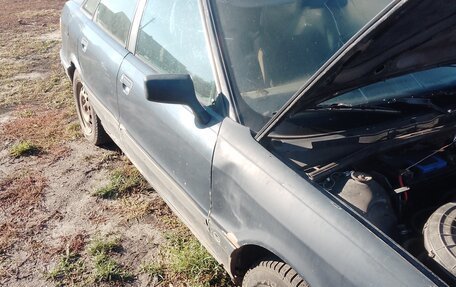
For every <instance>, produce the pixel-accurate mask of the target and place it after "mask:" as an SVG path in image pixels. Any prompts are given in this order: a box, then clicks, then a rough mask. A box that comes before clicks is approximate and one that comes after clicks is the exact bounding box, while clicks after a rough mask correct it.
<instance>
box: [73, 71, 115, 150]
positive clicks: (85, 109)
mask: <svg viewBox="0 0 456 287" xmlns="http://www.w3.org/2000/svg"><path fill="white" fill-rule="evenodd" d="M73 94H74V99H75V102H76V111H77V113H78V117H79V124H80V125H81V130H82V133H83V134H84V137H85V138H86V139H87V140H88V141H89V142H91V143H92V144H94V145H97V146H99V145H102V144H105V143H107V142H109V141H110V138H109V136H108V134H107V133H106V132H105V130H104V128H103V126H102V125H101V121H100V119H99V118H98V116H97V114H96V113H95V110H94V109H93V107H92V104H91V103H90V100H89V94H88V92H87V90H86V88H85V87H84V84H83V83H82V80H81V76H80V75H79V73H78V71H75V73H74V77H73Z"/></svg>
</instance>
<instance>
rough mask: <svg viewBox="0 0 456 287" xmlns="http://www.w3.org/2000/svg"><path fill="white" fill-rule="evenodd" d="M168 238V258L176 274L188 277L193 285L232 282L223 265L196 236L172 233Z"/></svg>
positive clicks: (171, 269) (171, 268)
mask: <svg viewBox="0 0 456 287" xmlns="http://www.w3.org/2000/svg"><path fill="white" fill-rule="evenodd" d="M167 240H168V243H167V249H168V251H167V260H168V261H169V262H168V264H169V269H170V271H171V272H172V273H174V275H175V276H179V277H184V278H187V280H188V281H190V283H192V286H195V285H201V286H213V285H214V284H216V285H222V284H227V283H229V282H230V279H229V278H228V277H227V276H226V274H225V271H224V270H223V268H222V266H220V264H218V263H217V261H216V260H215V259H214V258H213V257H212V256H211V255H210V254H209V253H208V252H207V251H206V249H205V248H204V247H203V246H202V245H201V244H200V243H199V241H197V240H196V238H194V237H193V236H182V234H173V233H171V234H168V236H167ZM203 282H204V283H203Z"/></svg>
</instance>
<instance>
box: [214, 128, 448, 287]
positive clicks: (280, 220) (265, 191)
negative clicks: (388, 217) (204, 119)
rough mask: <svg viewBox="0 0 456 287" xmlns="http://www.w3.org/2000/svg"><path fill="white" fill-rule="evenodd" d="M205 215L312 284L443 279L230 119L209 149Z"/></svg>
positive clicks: (235, 240) (381, 286) (379, 286)
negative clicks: (210, 178)
mask: <svg viewBox="0 0 456 287" xmlns="http://www.w3.org/2000/svg"><path fill="white" fill-rule="evenodd" d="M210 215H211V218H210V220H211V222H212V223H213V224H214V225H216V226H218V228H219V229H220V230H221V233H222V234H225V235H227V237H228V239H227V240H229V241H230V242H231V243H232V245H233V246H243V245H247V244H253V245H258V246H262V247H264V248H266V249H268V250H269V251H271V252H272V253H274V254H276V255H277V256H279V257H280V258H282V259H283V260H284V261H285V262H287V263H288V264H289V265H291V266H292V267H293V268H294V269H295V270H296V271H297V272H298V273H299V274H300V275H301V276H302V277H303V278H305V279H306V281H308V282H309V283H310V285H311V286H313V287H316V286H339V287H355V286H356V287H360V286H363V287H365V286H375V287H387V286H388V287H389V286H396V287H397V286H410V287H411V286H414V287H417V286H423V287H424V286H427V287H429V286H445V285H444V284H443V283H441V281H439V280H437V279H435V278H434V280H435V281H438V282H437V283H435V282H433V281H431V280H430V279H429V278H428V277H427V276H426V275H425V274H423V273H422V272H421V271H420V270H418V269H417V268H416V266H414V265H413V264H411V263H410V262H409V261H407V260H405V259H404V257H403V256H402V255H401V254H399V253H398V252H397V251H396V250H395V249H394V248H399V247H398V246H394V244H393V243H392V242H385V241H384V240H382V239H380V238H379V237H378V236H377V235H376V234H375V233H374V232H372V231H371V230H370V229H369V228H367V227H366V226H365V225H364V224H362V223H361V222H360V221H359V220H358V219H356V218H355V217H353V216H352V215H351V214H349V213H348V212H347V210H346V208H345V207H342V206H341V205H339V204H338V203H337V202H335V201H333V200H332V199H331V198H330V197H329V196H327V195H326V194H325V192H324V191H322V190H320V189H319V188H318V187H316V186H314V185H313V184H312V183H310V182H309V181H307V180H305V179H304V178H303V177H301V176H300V175H298V174H297V173H296V172H294V171H293V170H291V169H290V168H289V167H288V166H286V165H285V164H284V163H283V162H281V161H280V160H279V159H278V158H277V157H275V156H274V155H273V154H271V153H270V152H269V151H267V150H266V149H265V148H263V147H262V146H261V145H260V144H259V143H258V142H256V141H255V140H254V138H253V137H252V135H251V133H250V131H249V130H248V129H247V128H245V127H243V126H241V125H239V124H237V123H235V122H233V121H232V120H230V119H225V121H224V122H223V124H222V127H221V130H220V134H219V139H218V142H217V146H216V150H215V154H214V162H213V190H212V209H211V213H210ZM372 228H373V227H372ZM228 235H229V236H228ZM393 247H394V248H393ZM436 284H439V285H436ZM441 284H443V285H441Z"/></svg>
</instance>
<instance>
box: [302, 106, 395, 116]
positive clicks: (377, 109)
mask: <svg viewBox="0 0 456 287" xmlns="http://www.w3.org/2000/svg"><path fill="white" fill-rule="evenodd" d="M308 110H329V111H331V110H334V111H343V110H346V111H364V112H379V113H395V114H398V113H401V111H400V110H398V109H393V108H390V107H383V106H379V105H356V106H352V105H349V104H346V103H334V104H330V105H318V106H315V107H313V108H310V109H308Z"/></svg>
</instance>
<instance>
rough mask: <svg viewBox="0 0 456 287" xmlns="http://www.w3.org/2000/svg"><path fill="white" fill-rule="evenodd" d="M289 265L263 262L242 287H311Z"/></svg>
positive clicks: (248, 276) (244, 281) (248, 272)
mask: <svg viewBox="0 0 456 287" xmlns="http://www.w3.org/2000/svg"><path fill="white" fill-rule="evenodd" d="M309 286H310V285H309V284H308V283H307V282H306V281H305V280H304V279H303V278H302V277H301V276H299V274H298V273H296V271H294V270H293V268H291V267H290V266H289V265H288V264H286V263H283V262H281V261H273V260H272V261H261V262H259V263H258V264H257V265H255V266H254V267H252V268H251V269H250V270H249V271H247V273H246V274H245V276H244V279H243V280H242V287H309Z"/></svg>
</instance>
